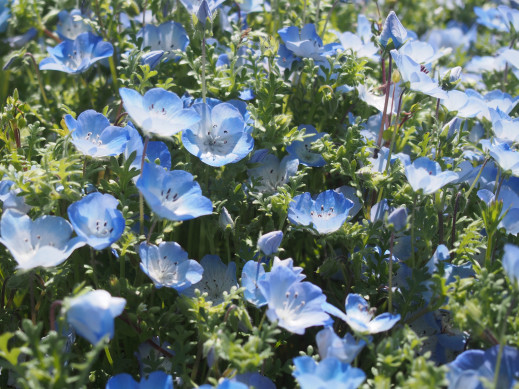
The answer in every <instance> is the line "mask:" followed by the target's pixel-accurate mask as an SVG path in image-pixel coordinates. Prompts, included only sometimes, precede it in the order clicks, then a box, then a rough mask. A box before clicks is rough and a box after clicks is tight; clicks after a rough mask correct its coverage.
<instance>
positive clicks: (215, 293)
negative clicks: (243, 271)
mask: <svg viewBox="0 0 519 389" xmlns="http://www.w3.org/2000/svg"><path fill="white" fill-rule="evenodd" d="M200 265H202V267H203V268H204V274H203V275H202V279H201V280H200V281H199V282H197V283H196V284H193V285H191V286H190V287H189V288H187V289H185V290H184V291H183V292H182V294H183V295H185V296H188V297H195V289H198V290H199V291H200V292H201V293H207V300H209V301H212V302H213V304H214V305H218V304H221V303H223V301H224V297H223V293H224V292H227V293H229V292H230V290H231V288H232V287H233V286H238V281H237V280H236V264H235V263H234V262H230V263H229V264H228V265H225V264H224V263H223V262H222V260H221V259H220V257H219V256H218V255H206V256H204V257H203V258H202V260H201V261H200Z"/></svg>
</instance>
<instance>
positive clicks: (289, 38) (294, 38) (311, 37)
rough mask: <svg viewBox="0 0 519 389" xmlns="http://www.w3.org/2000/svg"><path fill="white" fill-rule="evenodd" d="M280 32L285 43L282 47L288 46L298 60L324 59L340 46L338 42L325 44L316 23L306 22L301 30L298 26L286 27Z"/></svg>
mask: <svg viewBox="0 0 519 389" xmlns="http://www.w3.org/2000/svg"><path fill="white" fill-rule="evenodd" d="M278 34H279V36H280V37H281V39H282V40H283V43H284V45H281V46H280V48H281V47H284V48H286V49H287V50H288V51H289V52H291V53H292V54H293V55H294V56H295V57H296V59H297V60H299V59H300V58H313V59H314V60H316V61H323V60H324V59H325V56H326V55H332V54H334V53H335V51H337V49H338V48H339V47H340V45H339V44H337V43H330V44H327V45H323V41H322V39H321V37H320V36H319V35H318V34H317V31H316V29H315V24H306V25H305V26H304V27H303V28H302V29H301V31H299V28H298V27H296V26H290V27H284V28H282V29H281V30H279V31H278ZM284 67H286V66H284Z"/></svg>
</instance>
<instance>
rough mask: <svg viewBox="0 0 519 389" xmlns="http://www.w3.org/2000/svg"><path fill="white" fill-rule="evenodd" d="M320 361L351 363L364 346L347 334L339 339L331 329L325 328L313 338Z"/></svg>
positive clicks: (363, 343)
mask: <svg viewBox="0 0 519 389" xmlns="http://www.w3.org/2000/svg"><path fill="white" fill-rule="evenodd" d="M315 341H316V343H317V348H318V349H319V355H320V357H321V359H326V358H329V357H333V358H337V359H338V360H339V361H341V362H342V363H352V362H353V360H354V359H355V358H357V355H359V353H360V352H361V350H362V349H363V348H364V346H365V345H366V342H365V341H364V340H362V339H360V340H359V341H356V340H355V338H354V337H353V335H352V334H350V333H349V332H348V333H347V334H346V335H345V336H344V338H340V337H339V336H338V335H337V334H336V333H335V331H334V330H333V328H332V327H325V328H323V329H322V330H321V331H319V332H318V333H317V335H316V336H315Z"/></svg>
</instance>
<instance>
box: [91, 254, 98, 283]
mask: <svg viewBox="0 0 519 389" xmlns="http://www.w3.org/2000/svg"><path fill="white" fill-rule="evenodd" d="M90 262H91V264H92V277H93V279H94V286H95V287H96V288H97V287H98V285H99V283H98V282H97V274H96V257H95V253H94V248H93V247H90Z"/></svg>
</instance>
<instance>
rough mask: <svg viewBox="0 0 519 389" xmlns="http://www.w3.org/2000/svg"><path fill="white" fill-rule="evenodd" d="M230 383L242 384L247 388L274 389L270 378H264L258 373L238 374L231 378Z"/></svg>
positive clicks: (274, 386)
mask: <svg viewBox="0 0 519 389" xmlns="http://www.w3.org/2000/svg"><path fill="white" fill-rule="evenodd" d="M232 381H234V382H237V383H238V382H239V383H242V384H244V385H246V386H247V388H251V387H253V388H258V389H260V388H261V389H276V385H274V383H273V382H272V380H271V379H270V378H267V377H264V376H262V375H261V374H259V373H244V374H238V375H237V376H235V377H234V378H232ZM236 389H239V388H236Z"/></svg>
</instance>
